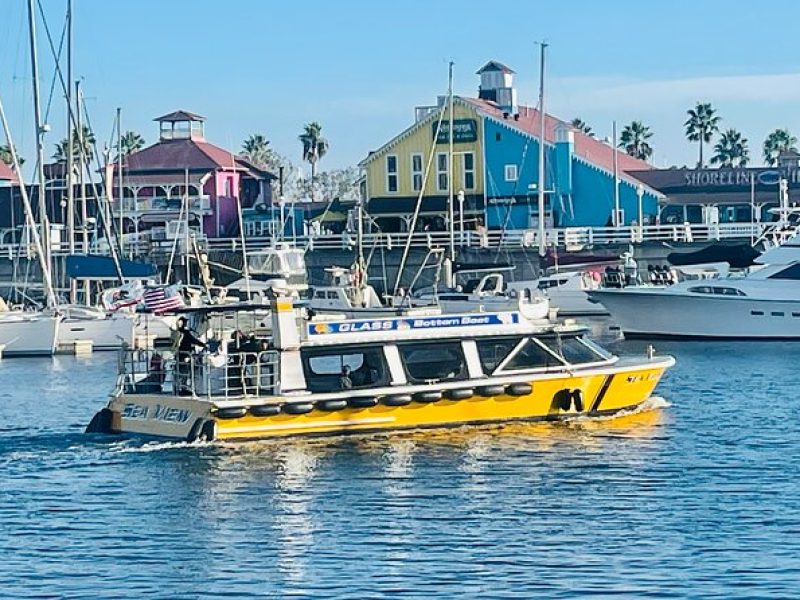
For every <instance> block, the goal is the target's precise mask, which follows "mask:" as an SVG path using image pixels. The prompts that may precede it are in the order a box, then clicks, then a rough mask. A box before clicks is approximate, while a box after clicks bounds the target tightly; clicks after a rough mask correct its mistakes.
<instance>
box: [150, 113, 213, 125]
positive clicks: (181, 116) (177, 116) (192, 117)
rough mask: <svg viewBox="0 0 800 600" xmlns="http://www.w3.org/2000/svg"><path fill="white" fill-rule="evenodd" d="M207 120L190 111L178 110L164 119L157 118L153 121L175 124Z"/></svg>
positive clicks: (163, 117)
mask: <svg viewBox="0 0 800 600" xmlns="http://www.w3.org/2000/svg"><path fill="white" fill-rule="evenodd" d="M205 120H206V118H205V117H204V116H202V115H198V114H196V113H191V112H189V111H188V110H176V111H175V112H171V113H169V114H167V115H164V116H162V117H156V118H155V119H153V121H158V122H165V123H170V122H175V121H205Z"/></svg>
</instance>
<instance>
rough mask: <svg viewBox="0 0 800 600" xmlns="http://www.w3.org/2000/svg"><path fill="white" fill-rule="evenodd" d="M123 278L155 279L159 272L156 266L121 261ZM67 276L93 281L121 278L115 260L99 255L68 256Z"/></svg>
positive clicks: (132, 261)
mask: <svg viewBox="0 0 800 600" xmlns="http://www.w3.org/2000/svg"><path fill="white" fill-rule="evenodd" d="M120 267H121V269H122V276H123V277H124V278H125V279H153V278H155V277H156V276H157V274H158V271H157V269H156V267H155V265H151V264H147V263H143V262H138V261H134V260H120ZM67 276H68V277H70V278H71V279H92V280H97V281H108V280H116V279H118V278H119V274H118V273H117V268H116V266H115V265H114V260H113V259H112V258H111V257H110V256H100V255H97V254H72V255H70V256H67Z"/></svg>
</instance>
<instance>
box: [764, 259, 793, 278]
mask: <svg viewBox="0 0 800 600" xmlns="http://www.w3.org/2000/svg"><path fill="white" fill-rule="evenodd" d="M768 279H800V263H795V264H793V265H790V266H788V267H786V268H785V269H782V270H780V271H778V272H777V273H773V274H772V275H770V276H769V277H768Z"/></svg>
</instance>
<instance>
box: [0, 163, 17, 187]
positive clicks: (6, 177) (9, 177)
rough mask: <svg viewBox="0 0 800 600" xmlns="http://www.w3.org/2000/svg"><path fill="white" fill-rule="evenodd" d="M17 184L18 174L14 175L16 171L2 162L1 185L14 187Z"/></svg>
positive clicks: (0, 170)
mask: <svg viewBox="0 0 800 600" xmlns="http://www.w3.org/2000/svg"><path fill="white" fill-rule="evenodd" d="M17 182H18V179H17V174H16V173H14V170H13V169H12V168H11V167H9V166H8V165H7V164H6V163H4V162H3V161H2V160H0V185H12V184H16V183H17Z"/></svg>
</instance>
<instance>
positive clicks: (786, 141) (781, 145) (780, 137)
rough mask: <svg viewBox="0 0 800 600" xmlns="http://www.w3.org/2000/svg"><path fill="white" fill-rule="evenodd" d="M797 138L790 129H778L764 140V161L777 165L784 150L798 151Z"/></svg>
mask: <svg viewBox="0 0 800 600" xmlns="http://www.w3.org/2000/svg"><path fill="white" fill-rule="evenodd" d="M796 144H797V138H796V137H794V136H793V135H792V134H791V133H789V130H788V129H776V130H775V131H773V132H772V133H770V134H769V135H768V136H767V139H765V140H764V161H766V163H767V164H768V165H776V164H777V163H778V157H779V156H780V155H781V153H783V152H797V146H796Z"/></svg>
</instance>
